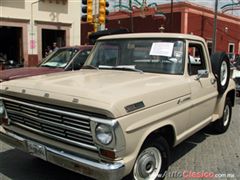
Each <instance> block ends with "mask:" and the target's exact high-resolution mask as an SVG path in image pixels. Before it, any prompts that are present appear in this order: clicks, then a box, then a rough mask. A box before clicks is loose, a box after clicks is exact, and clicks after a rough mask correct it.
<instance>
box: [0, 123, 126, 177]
mask: <svg viewBox="0 0 240 180" xmlns="http://www.w3.org/2000/svg"><path fill="white" fill-rule="evenodd" d="M0 140H2V141H3V142H5V143H7V144H9V145H10V146H13V147H15V148H17V149H20V150H22V151H25V152H28V145H27V142H29V141H31V140H29V139H26V138H23V137H20V136H19V135H16V134H13V133H10V132H7V131H5V130H4V129H3V128H2V126H0ZM37 143H38V142H37ZM44 147H45V151H46V159H45V160H46V161H49V162H51V163H53V164H56V165H58V166H61V167H64V168H66V169H69V170H72V171H75V172H77V173H80V174H83V175H85V176H89V177H92V178H94V179H101V180H102V179H112V180H117V179H122V178H123V174H124V164H123V163H121V162H115V163H114V164H110V163H103V162H94V161H91V160H88V159H85V158H81V157H79V156H76V155H72V154H70V153H66V152H64V151H62V150H58V149H54V148H52V147H48V146H46V145H44Z"/></svg>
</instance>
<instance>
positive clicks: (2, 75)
mask: <svg viewBox="0 0 240 180" xmlns="http://www.w3.org/2000/svg"><path fill="white" fill-rule="evenodd" d="M60 71H64V69H62V68H48V67H25V68H14V69H7V70H3V71H2V72H0V79H1V80H2V81H8V80H12V79H18V78H23V77H29V76H36V75H41V74H48V73H54V72H60Z"/></svg>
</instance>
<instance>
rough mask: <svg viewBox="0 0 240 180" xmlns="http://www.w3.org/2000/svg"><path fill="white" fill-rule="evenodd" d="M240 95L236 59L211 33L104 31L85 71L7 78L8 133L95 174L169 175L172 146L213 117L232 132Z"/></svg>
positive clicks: (220, 128) (4, 117)
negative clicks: (209, 39)
mask: <svg viewBox="0 0 240 180" xmlns="http://www.w3.org/2000/svg"><path fill="white" fill-rule="evenodd" d="M189 49H193V50H194V52H196V53H194V54H192V56H193V58H196V57H198V56H197V55H199V57H198V58H199V59H198V63H197V64H196V63H195V62H192V61H191V60H190V58H189V56H188V54H189ZM139 50H142V52H144V53H139ZM135 51H137V52H135ZM146 52H147V53H146ZM234 103H235V83H234V82H233V80H232V79H231V78H230V66H229V59H228V57H227V55H226V53H224V52H217V53H214V54H213V56H212V57H211V58H210V57H209V54H208V51H207V44H206V42H205V39H203V38H201V37H198V36H193V35H187V34H173V33H136V34H124V35H112V36H104V37H101V38H100V39H98V40H97V42H96V45H95V47H94V49H93V50H92V51H91V53H90V55H89V58H88V59H87V61H86V62H85V64H84V66H83V68H82V69H81V70H80V71H74V72H63V73H54V74H50V75H48V76H43V75H42V76H35V77H30V78H22V79H17V80H13V81H8V82H3V83H2V84H1V86H0V125H1V126H0V139H1V140H2V141H3V142H5V143H7V144H9V145H11V146H13V147H16V148H18V149H20V150H22V151H26V152H28V153H30V154H31V155H33V156H36V157H39V158H42V159H44V160H46V161H48V162H51V163H54V164H57V165H59V166H62V167H64V168H67V169H70V170H72V171H75V172H78V173H81V174H84V175H86V176H90V177H92V178H95V179H101V180H105V179H109V180H118V179H122V178H123V177H125V176H126V179H136V180H143V179H148V180H155V179H158V178H159V179H163V178H164V174H165V172H166V171H167V169H168V165H169V163H170V160H171V158H170V154H171V153H170V149H172V147H175V146H177V145H178V144H180V143H181V142H182V141H183V140H185V139H186V138H188V137H189V136H191V135H193V134H194V133H196V132H197V131H199V130H200V129H202V128H204V127H206V126H207V125H209V124H211V123H213V129H214V131H215V132H216V133H224V132H226V131H227V129H228V127H229V125H230V122H231V113H232V107H233V106H234ZM217 143H218V142H216V144H217ZM205 151H206V154H208V153H209V152H208V151H209V148H206V149H205Z"/></svg>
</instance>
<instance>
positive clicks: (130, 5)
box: [129, 0, 133, 32]
mask: <svg viewBox="0 0 240 180" xmlns="http://www.w3.org/2000/svg"><path fill="white" fill-rule="evenodd" d="M129 10H130V25H131V32H133V8H132V0H129Z"/></svg>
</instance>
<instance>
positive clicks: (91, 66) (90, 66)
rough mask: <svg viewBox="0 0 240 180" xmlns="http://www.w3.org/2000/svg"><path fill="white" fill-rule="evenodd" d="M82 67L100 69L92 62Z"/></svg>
mask: <svg viewBox="0 0 240 180" xmlns="http://www.w3.org/2000/svg"><path fill="white" fill-rule="evenodd" d="M82 69H97V70H99V68H98V67H96V66H93V65H90V64H89V65H85V66H83V67H82Z"/></svg>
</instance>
